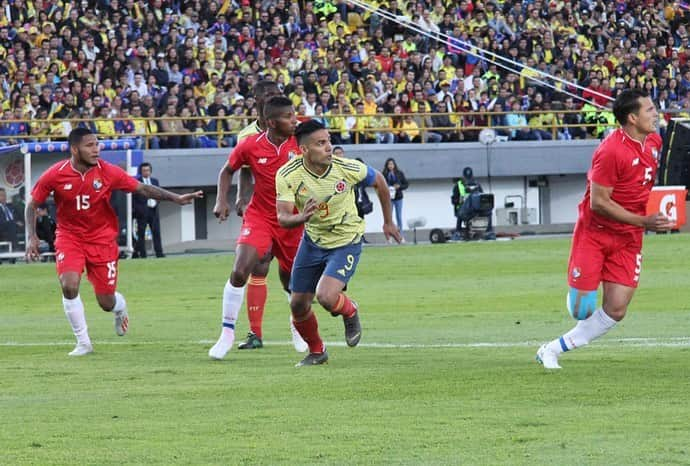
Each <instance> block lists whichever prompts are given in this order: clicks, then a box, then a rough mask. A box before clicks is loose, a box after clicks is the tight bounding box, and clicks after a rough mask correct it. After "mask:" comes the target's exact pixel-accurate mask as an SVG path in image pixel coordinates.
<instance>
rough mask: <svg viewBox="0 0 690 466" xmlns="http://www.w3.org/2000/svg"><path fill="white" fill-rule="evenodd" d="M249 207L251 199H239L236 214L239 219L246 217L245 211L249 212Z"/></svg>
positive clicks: (236, 202) (236, 203) (236, 204)
mask: <svg viewBox="0 0 690 466" xmlns="http://www.w3.org/2000/svg"><path fill="white" fill-rule="evenodd" d="M248 205H249V199H244V198H242V197H238V198H237V200H236V201H235V212H236V213H237V216H238V217H242V216H243V215H244V211H245V210H247V206H248Z"/></svg>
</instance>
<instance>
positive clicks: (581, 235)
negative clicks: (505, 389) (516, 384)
mask: <svg viewBox="0 0 690 466" xmlns="http://www.w3.org/2000/svg"><path fill="white" fill-rule="evenodd" d="M613 113H614V115H615V116H616V120H617V121H618V123H620V125H621V126H622V128H619V129H617V130H615V131H614V132H613V133H611V135H610V136H608V137H607V138H606V139H604V141H602V143H601V144H600V145H599V147H598V148H597V150H596V151H595V152H594V157H593V158H592V168H591V169H590V171H589V173H588V175H587V190H586V192H585V196H584V199H583V200H582V202H581V203H580V206H579V216H578V220H577V223H576V224H575V232H574V234H573V244H572V249H571V251H570V261H569V264H568V284H569V285H570V289H569V291H568V296H567V305H568V311H570V314H571V315H572V316H573V317H574V318H575V319H577V320H578V323H577V325H576V326H575V327H574V328H573V329H572V330H570V331H569V332H568V333H566V334H564V335H563V336H561V337H560V338H556V339H555V340H553V341H551V342H550V343H547V344H545V345H543V346H542V347H541V348H539V351H538V352H537V361H539V362H540V363H542V364H543V365H544V368H546V369H560V367H561V366H560V365H559V364H558V357H559V356H560V354H561V353H563V352H566V351H571V350H574V349H576V348H579V347H581V346H584V345H586V344H588V343H589V342H590V341H592V340H594V339H595V338H599V337H600V336H602V335H604V334H605V333H606V332H608V331H609V330H610V329H611V328H613V326H615V325H616V323H618V322H620V321H621V320H622V319H623V317H625V313H626V311H627V309H628V304H630V301H631V300H632V297H633V294H634V293H635V289H636V288H637V285H638V282H639V279H640V271H641V267H642V254H641V253H642V237H643V235H644V232H645V230H650V231H665V230H668V229H670V228H671V227H672V225H673V223H672V222H671V221H670V220H669V219H668V218H666V216H664V215H663V214H662V213H656V214H652V215H646V209H647V200H648V199H649V193H650V191H651V190H652V186H653V185H654V179H655V178H656V171H657V167H658V156H659V153H660V151H661V138H660V137H659V135H658V134H657V133H656V125H657V122H658V120H659V114H658V113H657V110H656V107H655V106H654V103H653V102H652V99H650V98H649V97H648V96H647V94H645V93H644V92H642V91H640V90H637V89H635V90H625V91H623V92H621V93H620V94H619V95H618V97H617V98H616V101H615V102H614V104H613ZM600 283H602V288H603V291H602V294H603V296H602V298H603V303H602V305H601V307H599V308H597V289H598V288H599V284H600Z"/></svg>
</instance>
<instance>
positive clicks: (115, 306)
mask: <svg viewBox="0 0 690 466" xmlns="http://www.w3.org/2000/svg"><path fill="white" fill-rule="evenodd" d="M85 250H86V253H87V257H86V271H87V276H88V278H89V281H90V282H91V284H92V285H93V289H94V292H95V293H96V300H97V301H98V305H99V306H100V307H101V309H103V310H104V311H105V312H112V313H113V321H114V326H115V333H116V334H117V335H119V336H123V335H124V334H126V333H127V330H128V328H129V314H128V312H127V302H126V301H125V297H124V296H123V295H122V294H121V293H119V292H117V291H115V290H116V289H117V270H118V258H119V255H120V250H119V248H118V246H117V243H112V244H111V245H110V246H105V247H104V246H89V247H87V248H86V249H85Z"/></svg>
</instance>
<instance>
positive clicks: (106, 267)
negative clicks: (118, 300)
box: [55, 239, 120, 294]
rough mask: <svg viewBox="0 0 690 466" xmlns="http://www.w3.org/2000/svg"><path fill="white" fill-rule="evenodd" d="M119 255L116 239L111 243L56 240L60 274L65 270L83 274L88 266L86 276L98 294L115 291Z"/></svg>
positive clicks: (56, 260) (56, 264)
mask: <svg viewBox="0 0 690 466" xmlns="http://www.w3.org/2000/svg"><path fill="white" fill-rule="evenodd" d="M119 256H120V249H119V248H118V246H117V243H115V242H114V241H113V242H112V243H111V244H84V243H80V242H77V241H73V240H67V239H59V240H58V241H56V242H55V268H56V269H57V273H58V275H62V274H63V273H65V272H77V273H78V274H80V275H81V273H82V272H83V271H84V267H86V276H87V277H88V279H89V281H90V282H91V285H93V289H94V291H95V292H96V294H113V293H115V288H116V287H117V261H118V258H119Z"/></svg>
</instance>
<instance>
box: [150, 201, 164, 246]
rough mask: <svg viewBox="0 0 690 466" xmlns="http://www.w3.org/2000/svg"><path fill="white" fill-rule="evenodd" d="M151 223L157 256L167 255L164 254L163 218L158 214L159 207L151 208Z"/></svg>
mask: <svg viewBox="0 0 690 466" xmlns="http://www.w3.org/2000/svg"><path fill="white" fill-rule="evenodd" d="M149 225H150V226H151V237H152V238H153V250H154V252H155V253H156V257H165V254H163V245H162V243H161V219H160V216H159V215H158V208H156V209H149Z"/></svg>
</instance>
